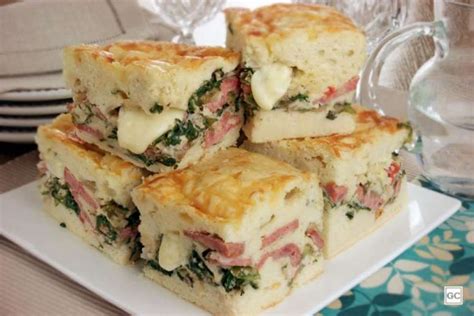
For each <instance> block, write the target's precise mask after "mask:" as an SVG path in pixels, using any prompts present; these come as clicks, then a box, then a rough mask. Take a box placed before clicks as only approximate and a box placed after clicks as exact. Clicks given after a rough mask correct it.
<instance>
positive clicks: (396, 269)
mask: <svg viewBox="0 0 474 316" xmlns="http://www.w3.org/2000/svg"><path fill="white" fill-rule="evenodd" d="M419 182H420V183H421V184H422V185H423V186H424V187H428V188H430V189H434V188H433V187H432V186H431V185H430V184H429V183H428V182H427V181H424V180H422V179H421V180H419ZM462 202H463V203H462V207H461V209H460V210H459V211H458V212H457V213H455V214H454V215H453V216H451V217H450V218H449V219H448V220H446V221H445V222H444V223H443V224H441V225H440V226H439V227H438V228H436V229H435V230H433V231H432V232H431V233H430V234H429V235H427V236H425V237H423V238H422V239H421V240H420V241H419V242H417V243H416V244H415V245H414V246H412V247H411V248H409V249H408V250H406V251H405V252H404V253H402V254H401V255H400V256H398V257H397V258H396V259H394V260H393V261H392V262H390V263H388V264H387V265H386V266H384V267H383V268H381V269H380V270H379V271H377V272H376V273H375V274H373V275H372V276H370V277H369V278H367V279H366V280H364V281H363V282H362V283H360V284H359V285H357V286H356V287H354V288H353V289H352V290H350V291H348V292H347V293H345V294H344V295H342V296H341V297H340V298H338V299H337V300H335V301H333V302H332V303H331V304H330V305H328V306H327V307H326V308H325V309H323V310H322V311H320V312H319V313H318V314H317V315H325V316H326V315H331V316H332V315H337V316H349V315H356V316H359V315H361V316H364V315H371V316H377V315H380V316H382V315H383V316H397V315H413V316H422V315H429V316H449V315H456V316H457V315H474V201H462ZM445 285H459V286H461V285H462V286H463V287H464V289H463V290H464V304H463V305H458V306H446V305H444V286H445Z"/></svg>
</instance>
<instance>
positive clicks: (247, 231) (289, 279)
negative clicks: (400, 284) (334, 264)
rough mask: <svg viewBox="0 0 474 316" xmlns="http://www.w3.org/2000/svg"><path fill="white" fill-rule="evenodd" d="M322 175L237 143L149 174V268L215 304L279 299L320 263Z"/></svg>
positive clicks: (144, 199) (143, 199)
mask: <svg viewBox="0 0 474 316" xmlns="http://www.w3.org/2000/svg"><path fill="white" fill-rule="evenodd" d="M317 183H318V181H317V178H316V177H315V175H313V174H311V173H307V172H302V171H299V170H297V169H296V168H293V167H291V166H290V165H288V164H286V163H283V162H279V161H275V160H272V159H270V158H267V157H264V156H262V155H258V154H254V153H249V152H247V151H244V150H241V149H236V148H231V149H227V150H225V151H221V152H219V153H217V154H216V155H214V156H213V157H211V158H209V159H206V160H203V161H202V162H200V163H199V164H196V165H194V166H192V167H190V168H187V169H184V170H178V171H173V172H170V173H167V174H159V175H155V176H152V177H149V178H147V179H145V181H144V183H143V184H142V185H141V186H139V187H138V188H136V189H135V190H134V192H133V193H132V197H133V200H134V202H135V204H136V205H137V207H138V209H139V210H140V217H141V224H140V227H139V230H140V233H141V236H142V242H143V245H144V248H143V252H142V258H143V259H145V260H146V266H145V269H144V272H145V275H146V276H147V277H149V278H151V279H153V280H154V281H156V282H158V283H159V284H161V285H163V286H164V287H166V288H168V289H170V290H171V291H173V292H176V293H177V294H178V295H180V296H181V297H183V298H184V299H186V300H189V301H191V302H193V303H195V304H197V305H199V306H201V307H203V308H205V309H206V310H208V311H210V312H211V313H213V314H219V315H220V314H222V315H248V314H255V313H256V312H258V311H260V310H262V309H264V308H267V307H269V306H272V305H275V304H276V303H278V302H279V301H281V300H282V299H283V298H284V297H285V296H287V295H288V293H289V292H290V291H291V290H292V289H293V288H295V287H296V286H299V285H301V284H302V283H304V282H306V281H308V280H310V279H312V278H314V277H315V276H316V275H318V274H319V273H321V271H322V263H323V258H322V247H323V244H324V242H323V240H322V238H321V236H320V234H319V232H320V231H321V229H322V217H321V216H322V209H323V201H322V193H321V189H320V188H319V186H318V184H317Z"/></svg>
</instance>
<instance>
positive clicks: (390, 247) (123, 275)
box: [0, 182, 460, 315]
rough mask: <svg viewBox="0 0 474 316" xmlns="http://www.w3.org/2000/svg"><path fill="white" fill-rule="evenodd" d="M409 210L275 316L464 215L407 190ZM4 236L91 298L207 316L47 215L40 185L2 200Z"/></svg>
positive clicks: (449, 202)
mask: <svg viewBox="0 0 474 316" xmlns="http://www.w3.org/2000/svg"><path fill="white" fill-rule="evenodd" d="M408 190H409V204H408V207H407V208H406V209H405V210H403V211H402V212H401V213H400V214H398V215H397V216H396V217H395V218H393V219H392V220H391V221H390V222H389V223H387V224H386V225H385V226H383V227H382V228H381V229H379V230H377V231H375V232H374V233H372V234H371V235H369V236H368V237H366V238H365V239H363V240H361V241H360V242H358V243H357V244H355V245H354V246H353V247H352V248H350V249H349V250H347V251H345V252H343V253H342V254H340V255H339V256H337V257H336V258H334V259H333V260H330V261H327V262H326V268H325V272H324V273H323V274H322V275H321V277H319V278H317V279H316V280H314V281H313V282H311V283H309V284H308V285H306V286H305V287H303V288H300V289H298V290H296V291H294V292H293V294H292V295H291V296H289V297H288V298H287V299H286V300H285V301H284V302H283V303H281V304H279V305H277V306H276V307H274V308H272V309H270V310H268V312H267V313H269V314H280V315H290V314H291V315H303V314H312V313H315V312H317V311H318V310H320V309H322V308H323V307H324V306H326V305H327V304H328V303H330V302H331V301H332V300H334V299H336V298H337V297H339V296H340V295H341V294H343V293H344V292H345V291H347V290H349V289H350V288H352V287H353V286H355V285H357V284H358V283H359V282H361V281H362V280H363V279H365V278H366V277H368V276H369V275H371V274H372V273H374V272H375V271H377V270H378V269H379V268H381V267H382V266H383V265H385V264H386V263H388V262H390V261H391V260H392V259H393V258H395V257H396V256H398V255H399V254H400V253H402V252H403V251H404V250H405V249H407V248H408V247H410V246H411V245H412V244H414V243H415V242H416V241H417V240H418V239H420V238H421V237H422V236H424V235H426V234H427V233H429V232H430V231H431V230H432V229H434V228H435V227H436V226H438V225H439V224H441V223H442V222H443V221H444V220H446V219H447V218H448V217H449V216H451V215H452V214H454V213H455V212H456V210H458V209H459V207H460V202H459V201H457V200H455V199H453V198H450V197H448V196H445V195H442V194H439V193H436V192H433V191H430V190H427V189H424V188H421V187H418V186H416V185H413V184H409V186H408ZM0 210H1V218H0V219H1V221H0V225H1V226H0V228H1V232H2V234H3V235H5V236H6V237H7V238H9V239H10V240H12V241H13V242H15V243H17V244H18V245H20V246H22V247H23V248H25V249H26V250H27V251H29V252H30V253H32V254H33V255H34V256H36V257H38V258H39V259H41V260H43V261H44V262H46V263H48V264H50V265H51V266H53V267H55V268H56V269H58V270H59V271H61V272H63V273H64V274H66V275H68V276H69V277H71V278H72V279H74V280H75V281H77V282H78V283H80V284H82V285H83V286H85V287H86V288H88V289H90V290H91V291H93V292H95V293H97V294H98V295H100V296H102V297H104V298H105V299H106V300H108V301H110V302H111V303H113V304H115V305H117V306H119V307H120V308H122V309H124V310H125V311H127V312H130V313H132V314H156V313H159V314H162V315H171V314H173V315H189V314H193V315H199V314H205V312H204V311H202V310H201V309H199V308H198V307H195V306H194V305H192V304H190V303H187V302H185V301H183V300H182V299H180V298H178V297H177V296H175V295H174V294H172V293H171V292H169V291H167V290H165V289H164V288H161V287H160V286H159V285H157V284H155V283H153V282H151V281H149V280H147V279H146V278H145V277H143V276H142V275H141V273H140V267H139V266H134V267H122V266H119V265H118V264H115V263H114V262H112V261H110V260H109V259H107V258H106V257H105V256H103V255H102V254H101V253H100V252H99V251H97V250H96V249H94V248H92V247H90V246H88V245H86V244H84V243H83V242H82V241H81V240H80V239H79V238H77V237H75V236H74V235H72V234H71V233H69V232H68V231H67V230H66V229H64V228H61V227H60V226H59V225H58V223H57V222H56V221H54V220H53V219H52V218H50V217H49V216H48V215H47V214H46V213H44V212H42V211H41V202H40V197H39V193H38V191H37V188H36V182H33V183H30V184H27V185H25V186H23V187H20V188H18V189H15V190H13V191H10V192H8V193H5V194H3V195H0Z"/></svg>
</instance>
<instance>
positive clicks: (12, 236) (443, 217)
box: [0, 180, 461, 314]
mask: <svg viewBox="0 0 474 316" xmlns="http://www.w3.org/2000/svg"><path fill="white" fill-rule="evenodd" d="M36 183H37V181H36V180H35V181H32V182H30V183H27V184H24V185H22V186H20V187H18V188H15V189H13V190H10V191H8V192H5V193H2V194H0V202H3V200H4V199H5V195H6V194H8V193H11V192H12V191H16V190H21V189H23V188H24V187H26V186H29V185H33V184H36ZM419 190H422V191H425V192H426V191H429V193H430V194H433V195H435V196H437V197H441V198H443V199H445V201H447V202H450V203H452V205H451V206H450V208H449V209H447V210H443V212H442V213H441V214H440V216H437V217H436V220H434V221H433V222H432V223H431V224H430V225H428V226H426V224H425V227H423V229H420V231H418V232H417V233H416V236H415V237H414V238H410V239H409V240H407V241H406V242H404V243H403V246H401V247H399V248H398V249H397V250H395V251H393V252H392V253H390V255H387V256H385V257H384V258H383V260H379V261H377V262H376V263H375V264H371V266H370V267H369V268H368V269H367V270H365V271H364V273H363V274H361V275H359V276H357V277H356V278H354V279H353V280H352V281H350V282H348V283H347V284H345V285H344V286H343V287H341V288H338V289H337V291H334V293H333V294H332V295H329V296H328V297H327V298H326V299H325V300H323V301H320V302H318V303H316V304H314V307H312V308H310V309H307V310H306V311H305V312H304V313H305V314H314V313H315V312H317V311H319V310H321V309H323V308H324V307H325V306H327V304H329V303H330V302H331V301H333V300H334V299H335V298H337V297H339V296H340V295H342V294H343V293H345V292H346V291H347V290H348V289H351V288H352V287H354V286H355V285H357V284H359V283H360V282H362V281H363V280H364V279H366V278H367V277H369V276H370V275H372V274H373V273H374V272H376V271H377V270H378V269H380V268H381V267H382V266H384V265H385V264H387V263H388V262H390V261H392V260H393V259H394V258H395V257H397V256H399V255H400V254H401V253H402V252H404V251H405V250H407V249H408V248H409V247H411V246H412V245H413V244H414V243H416V242H417V241H418V240H419V239H421V238H422V237H423V236H425V235H427V234H429V233H430V232H431V231H432V230H433V229H435V228H436V227H438V226H439V225H440V224H441V223H443V222H444V221H446V219H448V218H449V217H450V216H452V215H453V214H454V213H456V212H457V211H458V210H459V209H460V207H461V202H460V201H459V200H457V199H455V198H453V197H451V196H447V195H445V194H442V193H439V192H436V191H433V190H429V189H426V188H423V187H421V186H419V185H416V184H413V183H411V182H410V183H408V192H409V194H412V193H416V191H419ZM411 191H415V192H412V193H410V192H411ZM412 199H413V200H415V201H416V198H414V197H413V198H411V199H409V201H410V200H412ZM40 207H41V206H39V207H38V211H40ZM408 211H409V210H408V207H407V208H405V209H404V210H402V211H401V212H399V213H398V214H396V215H395V216H394V217H393V218H392V219H391V221H392V220H393V219H395V218H396V217H398V216H400V215H401V214H402V213H404V212H408ZM44 214H45V213H44ZM45 215H46V214H45ZM51 220H53V219H51ZM53 221H54V220H53ZM391 221H389V222H388V223H390V222H391ZM0 224H1V223H0ZM0 228H1V229H0V233H1V234H2V235H3V236H5V237H6V238H7V239H9V240H10V241H12V242H13V243H15V244H18V245H19V246H20V247H22V248H23V249H24V250H25V251H27V252H29V253H31V254H32V255H33V256H35V257H36V258H38V259H39V260H41V261H42V262H44V263H46V264H48V265H50V266H52V267H53V268H55V269H56V270H58V271H59V272H61V273H63V274H65V275H66V276H67V277H69V278H71V279H72V280H74V281H75V282H76V283H78V284H80V285H81V286H84V287H85V288H87V289H89V290H91V291H92V292H93V293H95V294H96V295H98V296H100V297H102V298H103V299H104V300H106V301H108V302H109V303H111V304H113V305H115V306H117V307H119V308H120V309H122V310H124V311H126V312H130V313H132V314H136V313H140V311H136V310H133V309H130V308H129V307H128V306H127V305H126V304H125V303H122V302H121V301H119V299H116V298H115V297H114V295H112V294H109V293H108V292H106V291H104V290H102V289H100V288H98V287H97V286H96V285H94V284H90V281H88V280H87V279H84V278H82V277H81V275H80V274H77V273H76V272H75V271H73V270H71V269H70V268H68V267H64V266H62V265H61V263H59V262H57V261H55V260H54V259H52V258H49V256H48V254H47V253H41V252H40V251H39V250H38V249H36V247H32V244H31V243H29V242H28V241H26V240H24V238H22V237H21V236H20V237H19V236H15V234H11V233H10V232H8V231H6V230H5V229H4V228H3V224H1V225H0ZM378 231H381V230H380V229H378V230H376V231H375V232H378ZM71 235H73V236H75V235H74V234H71ZM370 235H372V234H370ZM364 239H365V238H364ZM362 240H363V239H362ZM77 242H78V243H84V242H83V241H81V240H79V239H78V240H77ZM356 244H357V243H356ZM89 247H90V246H89ZM90 250H91V251H95V249H93V248H90ZM349 251H350V249H348V252H349ZM97 254H98V255H100V256H103V255H102V254H100V253H98V252H97ZM338 257H339V256H337V257H335V258H334V259H331V260H326V263H330V262H331V261H333V260H335V259H337V258H338ZM105 259H107V258H105ZM107 260H109V259H107ZM119 267H120V266H119ZM326 267H327V264H326ZM120 268H132V269H134V270H135V273H138V274H139V275H140V276H142V273H141V270H138V269H139V265H135V266H132V267H120ZM323 273H324V271H323ZM143 279H144V280H147V279H146V278H143ZM148 281H149V280H148ZM150 282H151V281H150ZM311 282H314V281H310V282H308V283H311ZM154 285H155V286H157V287H160V288H161V289H163V290H165V291H166V292H169V293H171V292H170V291H169V290H167V289H165V288H163V287H161V286H160V285H158V284H154ZM306 287H308V284H306V285H305V286H303V287H301V288H299V289H296V291H294V292H293V293H291V294H290V296H293V295H295V294H296V293H295V292H298V291H301V290H304V288H306ZM172 295H174V296H176V297H178V296H177V295H176V294H174V293H172ZM290 296H288V297H287V298H286V299H285V300H283V302H282V303H281V304H278V305H283V304H285V302H287V303H289V301H290ZM179 299H180V300H181V301H182V302H183V303H185V302H187V301H185V300H184V299H181V298H179ZM187 303H188V304H190V303H189V302H187ZM193 305H194V304H193ZM194 306H196V305H194ZM196 309H199V311H204V310H202V309H201V308H199V307H197V306H196ZM268 313H270V314H272V313H275V311H274V310H273V309H269V310H266V311H264V314H268Z"/></svg>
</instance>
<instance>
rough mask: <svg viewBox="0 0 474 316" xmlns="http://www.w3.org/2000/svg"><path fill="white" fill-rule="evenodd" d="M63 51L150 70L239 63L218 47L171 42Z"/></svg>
mask: <svg viewBox="0 0 474 316" xmlns="http://www.w3.org/2000/svg"><path fill="white" fill-rule="evenodd" d="M66 51H72V52H73V54H74V56H75V58H76V60H77V61H78V62H80V61H81V58H82V56H84V55H90V56H92V57H94V58H95V59H98V60H100V61H102V62H104V63H106V64H107V63H108V64H115V65H116V64H119V65H121V66H128V65H130V64H134V65H140V66H145V67H146V66H150V67H152V68H163V67H165V68H168V67H169V66H173V65H175V66H179V67H182V68H191V69H192V68H196V67H199V66H200V65H201V64H203V63H204V62H206V61H208V60H210V59H214V58H224V59H226V60H228V61H231V62H237V61H238V60H239V57H240V55H239V53H236V52H233V51H231V50H229V49H225V48H221V47H206V46H203V47H199V46H188V45H183V44H175V43H170V42H152V41H142V42H116V43H113V44H109V45H105V46H99V45H79V46H70V47H67V48H66Z"/></svg>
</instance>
